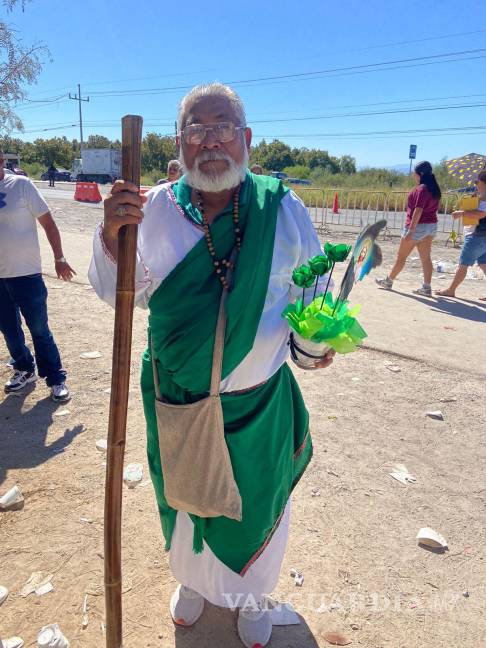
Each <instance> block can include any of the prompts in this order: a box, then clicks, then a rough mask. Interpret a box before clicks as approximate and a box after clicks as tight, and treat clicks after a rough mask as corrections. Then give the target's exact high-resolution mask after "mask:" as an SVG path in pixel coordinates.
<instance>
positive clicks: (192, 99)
mask: <svg viewBox="0 0 486 648" xmlns="http://www.w3.org/2000/svg"><path fill="white" fill-rule="evenodd" d="M204 97H223V98H224V99H227V100H228V101H229V102H230V103H231V105H232V106H233V109H234V111H235V114H236V118H237V120H238V121H239V124H237V125H238V126H246V115H245V107H244V105H243V102H242V100H241V98H240V96H239V95H238V94H236V92H235V91H234V90H233V89H232V88H230V87H229V86H227V85H224V84H223V83H219V82H218V81H213V83H208V84H205V85H198V86H195V87H194V88H192V90H190V91H189V92H188V93H187V94H186V96H185V97H184V98H183V99H182V101H181V103H180V105H179V115H178V118H177V130H178V131H179V132H180V131H181V130H182V128H183V127H184V126H185V120H186V116H187V113H188V112H189V110H190V109H191V108H192V106H193V105H194V104H195V103H196V102H197V101H199V100H200V99H203V98H204Z"/></svg>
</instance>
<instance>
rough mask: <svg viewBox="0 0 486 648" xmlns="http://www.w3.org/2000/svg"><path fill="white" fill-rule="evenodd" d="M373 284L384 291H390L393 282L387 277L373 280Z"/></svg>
mask: <svg viewBox="0 0 486 648" xmlns="http://www.w3.org/2000/svg"><path fill="white" fill-rule="evenodd" d="M375 283H377V284H378V285H379V286H380V288H384V289H385V290H391V289H392V288H393V281H392V280H391V279H390V278H389V277H388V276H387V277H385V278H384V279H375Z"/></svg>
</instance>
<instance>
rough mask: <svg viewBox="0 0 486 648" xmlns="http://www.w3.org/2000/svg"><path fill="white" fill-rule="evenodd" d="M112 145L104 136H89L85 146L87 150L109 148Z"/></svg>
mask: <svg viewBox="0 0 486 648" xmlns="http://www.w3.org/2000/svg"><path fill="white" fill-rule="evenodd" d="M111 146H112V143H111V140H109V139H108V138H107V137H105V136H104V135H90V136H89V137H88V142H87V144H86V147H87V148H111Z"/></svg>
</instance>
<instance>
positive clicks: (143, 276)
mask: <svg viewBox="0 0 486 648" xmlns="http://www.w3.org/2000/svg"><path fill="white" fill-rule="evenodd" d="M116 273H117V265H116V262H115V260H114V259H113V257H112V255H111V254H110V252H109V250H108V249H107V248H106V246H105V244H104V241H103V226H102V225H99V226H98V227H97V228H96V231H95V235H94V241H93V257H92V259H91V264H90V266H89V272H88V277H89V281H90V283H91V285H92V286H93V288H94V289H95V291H96V294H97V295H98V297H100V298H101V299H102V300H103V301H105V302H106V303H107V304H110V306H112V307H113V308H114V307H115V300H116ZM159 284H160V281H158V282H156V281H153V280H152V279H151V278H150V275H149V271H148V269H147V268H146V267H145V265H144V263H143V261H142V259H141V258H140V254H139V252H137V265H136V270H135V306H139V307H141V308H147V304H148V301H149V299H150V297H151V295H152V294H153V293H154V291H155V290H156V288H157V287H158V285H159Z"/></svg>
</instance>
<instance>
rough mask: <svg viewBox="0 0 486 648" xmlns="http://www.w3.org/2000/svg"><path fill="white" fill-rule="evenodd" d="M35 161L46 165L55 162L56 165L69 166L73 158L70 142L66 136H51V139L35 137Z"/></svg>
mask: <svg viewBox="0 0 486 648" xmlns="http://www.w3.org/2000/svg"><path fill="white" fill-rule="evenodd" d="M34 146H35V148H36V159H35V162H41V163H42V164H45V165H46V166H49V164H55V165H56V166H58V167H70V166H71V164H72V161H73V159H74V157H75V156H74V155H73V147H72V142H70V141H69V140H68V139H67V137H52V138H51V139H36V140H35V141H34Z"/></svg>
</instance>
